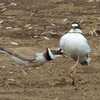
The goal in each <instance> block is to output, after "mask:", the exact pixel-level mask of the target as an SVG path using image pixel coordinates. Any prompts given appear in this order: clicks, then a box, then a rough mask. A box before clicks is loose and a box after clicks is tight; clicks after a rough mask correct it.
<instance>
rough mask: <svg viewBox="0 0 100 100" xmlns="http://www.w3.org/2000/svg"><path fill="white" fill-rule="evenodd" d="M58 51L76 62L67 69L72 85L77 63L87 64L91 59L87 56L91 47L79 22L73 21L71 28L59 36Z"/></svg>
mask: <svg viewBox="0 0 100 100" xmlns="http://www.w3.org/2000/svg"><path fill="white" fill-rule="evenodd" d="M58 52H63V55H64V56H68V57H71V58H72V59H74V61H75V62H76V63H75V64H74V65H73V66H72V67H71V68H70V71H69V73H70V77H71V78H72V84H73V85H74V84H75V74H76V70H77V67H78V64H79V63H80V64H81V65H88V64H89V63H90V61H91V58H90V57H89V54H90V52H91V47H90V45H89V43H88V40H87V39H86V37H85V36H84V33H83V32H82V30H81V27H80V24H79V23H77V22H73V23H72V24H71V29H70V30H69V31H68V32H66V33H65V34H64V35H63V36H62V37H61V38H60V40H59V50H58Z"/></svg>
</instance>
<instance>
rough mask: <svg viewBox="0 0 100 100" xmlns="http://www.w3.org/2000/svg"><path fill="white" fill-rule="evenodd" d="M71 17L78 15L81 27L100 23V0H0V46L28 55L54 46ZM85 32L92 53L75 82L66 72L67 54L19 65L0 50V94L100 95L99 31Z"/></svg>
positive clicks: (33, 99) (21, 97)
mask: <svg viewBox="0 0 100 100" xmlns="http://www.w3.org/2000/svg"><path fill="white" fill-rule="evenodd" d="M73 21H81V27H82V29H83V31H84V32H85V33H88V32H89V31H90V30H93V29H94V28H95V29H99V27H100V1H98V2H93V1H92V0H87V1H83V0H48V1H47V0H0V46H1V47H6V48H9V49H11V50H13V51H14V52H16V53H19V54H23V55H26V56H32V54H34V53H35V52H37V51H43V50H44V49H45V48H47V47H50V48H53V47H57V46H58V44H59V37H60V36H61V35H62V34H63V33H64V32H66V31H68V30H69V28H70V24H71V23H72V22H73ZM52 32H54V33H56V34H55V35H51V34H50V33H52ZM87 38H88V40H89V42H90V45H91V47H92V50H93V52H94V53H93V54H91V57H92V62H91V64H90V65H89V66H81V65H79V67H78V70H77V75H76V77H77V88H76V87H74V86H72V85H71V79H70V78H69V77H68V70H69V68H70V67H71V66H72V65H73V64H74V63H75V62H74V61H73V60H72V59H71V58H58V59H56V60H54V61H51V62H48V63H45V64H44V65H40V66H35V65H34V64H33V66H23V65H18V64H16V63H15V62H13V61H12V60H11V59H9V57H8V56H7V55H4V54H2V53H1V54H0V100H100V37H99V36H88V37H87ZM23 70H24V71H23Z"/></svg>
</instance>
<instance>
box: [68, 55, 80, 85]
mask: <svg viewBox="0 0 100 100" xmlns="http://www.w3.org/2000/svg"><path fill="white" fill-rule="evenodd" d="M78 64H79V56H78V57H77V60H76V63H75V64H74V65H73V66H72V67H71V68H70V71H69V76H70V78H71V79H72V85H75V83H76V78H75V76H76V71H77V67H78Z"/></svg>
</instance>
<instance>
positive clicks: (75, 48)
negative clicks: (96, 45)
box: [60, 33, 91, 56]
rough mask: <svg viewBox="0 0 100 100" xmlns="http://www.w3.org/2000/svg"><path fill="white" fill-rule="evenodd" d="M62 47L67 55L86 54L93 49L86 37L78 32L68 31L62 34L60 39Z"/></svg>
mask: <svg viewBox="0 0 100 100" xmlns="http://www.w3.org/2000/svg"><path fill="white" fill-rule="evenodd" d="M60 48H61V49H62V50H63V51H64V53H65V54H66V55H76V56H84V55H86V54H88V53H89V52H90V51H91V49H90V47H89V45H88V42H87V40H86V38H85V37H84V36H83V35H82V34H78V33H76V34H75V33H71V34H69V33H68V34H65V35H64V36H62V37H61V39H60Z"/></svg>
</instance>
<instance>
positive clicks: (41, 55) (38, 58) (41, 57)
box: [0, 47, 60, 65]
mask: <svg viewBox="0 0 100 100" xmlns="http://www.w3.org/2000/svg"><path fill="white" fill-rule="evenodd" d="M0 52H3V53H5V54H7V55H8V56H10V57H11V58H12V59H13V60H14V61H15V62H16V63H18V64H24V65H28V64H31V63H33V64H34V63H39V64H44V63H45V62H47V61H51V60H53V59H55V58H56V57H58V56H60V55H58V54H57V52H56V50H51V49H50V48H47V49H45V51H43V52H38V53H35V54H34V55H33V56H32V57H31V58H28V57H24V56H21V55H19V54H16V53H14V52H13V51H11V50H9V49H6V48H2V47H0ZM59 54H60V53H59Z"/></svg>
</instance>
